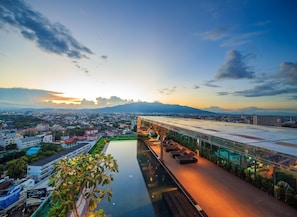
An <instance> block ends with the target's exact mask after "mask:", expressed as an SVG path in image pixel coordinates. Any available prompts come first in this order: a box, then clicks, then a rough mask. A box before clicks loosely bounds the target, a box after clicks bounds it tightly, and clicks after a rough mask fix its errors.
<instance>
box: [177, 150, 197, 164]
mask: <svg viewBox="0 0 297 217" xmlns="http://www.w3.org/2000/svg"><path fill="white" fill-rule="evenodd" d="M195 156H196V154H195V153H194V152H190V153H187V154H185V155H183V156H176V157H175V159H176V161H177V162H178V163H179V164H189V163H196V162H197V161H198V159H197V158H196V157H195Z"/></svg>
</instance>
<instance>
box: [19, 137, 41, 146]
mask: <svg viewBox="0 0 297 217" xmlns="http://www.w3.org/2000/svg"><path fill="white" fill-rule="evenodd" d="M41 141H42V138H41V137H38V136H31V137H26V138H22V139H17V140H15V143H16V144H17V148H18V149H24V148H30V147H33V146H37V145H39V144H40V143H41Z"/></svg>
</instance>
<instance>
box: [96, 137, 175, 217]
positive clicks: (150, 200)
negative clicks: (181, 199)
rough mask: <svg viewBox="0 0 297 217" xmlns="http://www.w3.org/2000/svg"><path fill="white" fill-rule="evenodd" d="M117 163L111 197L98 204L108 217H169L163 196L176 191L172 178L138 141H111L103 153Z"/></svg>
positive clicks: (144, 145)
mask: <svg viewBox="0 0 297 217" xmlns="http://www.w3.org/2000/svg"><path fill="white" fill-rule="evenodd" d="M106 153H107V154H111V155H112V156H113V157H114V158H115V159H116V160H117V162H118V165H119V172H118V173H116V174H115V176H114V181H113V182H112V183H111V186H110V187H111V188H112V192H113V196H112V198H111V202H108V200H107V199H105V200H103V201H101V203H100V204H98V207H97V209H100V208H102V209H103V210H104V212H105V214H106V215H107V216H108V217H127V216H129V217H169V216H171V214H170V211H169V210H168V208H167V207H168V206H167V205H166V202H165V201H164V193H166V192H173V191H179V190H178V185H177V184H176V182H175V181H174V180H173V178H172V177H171V176H170V175H169V174H168V173H166V170H165V169H164V167H163V166H162V165H161V164H160V162H159V161H158V160H157V159H156V157H155V156H154V155H153V154H152V152H151V151H150V150H149V149H148V147H147V146H146V144H144V143H143V142H142V141H138V140H128V141H111V142H110V143H109V145H108V147H107V149H106Z"/></svg>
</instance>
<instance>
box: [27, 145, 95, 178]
mask: <svg viewBox="0 0 297 217" xmlns="http://www.w3.org/2000/svg"><path fill="white" fill-rule="evenodd" d="M91 147H92V144H91V143H86V142H85V143H80V144H77V145H76V146H74V147H71V148H69V149H66V150H64V151H61V152H59V153H57V154H55V155H52V156H49V157H48V158H45V159H42V160H39V161H37V162H34V163H32V164H30V165H28V167H27V176H28V177H30V178H32V179H34V180H35V182H36V183H37V182H40V181H42V180H44V179H46V178H48V177H49V176H50V175H51V172H52V170H53V167H54V163H56V162H57V161H58V160H60V159H61V158H62V157H67V158H71V157H74V156H77V155H79V154H85V153H87V152H88V151H89V150H90V149H91Z"/></svg>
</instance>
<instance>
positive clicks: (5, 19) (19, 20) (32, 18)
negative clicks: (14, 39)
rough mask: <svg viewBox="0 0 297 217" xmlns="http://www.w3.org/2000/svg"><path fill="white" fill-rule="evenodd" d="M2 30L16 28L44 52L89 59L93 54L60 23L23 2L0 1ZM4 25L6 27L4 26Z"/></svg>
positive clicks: (16, 0)
mask: <svg viewBox="0 0 297 217" xmlns="http://www.w3.org/2000/svg"><path fill="white" fill-rule="evenodd" d="M0 23H1V24H2V25H0V28H5V27H7V26H11V27H14V28H15V29H17V30H18V31H19V32H20V34H21V35H22V36H23V37H24V38H26V39H28V40H30V41H32V42H34V43H36V45H37V46H38V47H39V48H41V49H42V50H44V51H46V52H49V53H55V54H59V55H66V56H68V57H70V58H77V59H80V58H88V57H87V55H88V54H93V52H92V51H91V50H90V49H89V48H87V47H85V46H83V45H82V44H80V43H79V42H78V41H77V40H76V39H75V38H73V37H72V35H71V33H70V31H69V30H68V29H67V28H66V27H65V26H63V25H62V24H60V23H51V22H50V21H49V20H48V19H47V18H46V17H45V16H43V15H42V14H41V13H39V12H37V11H34V10H33V9H31V7H30V6H29V5H27V4H26V3H25V2H23V1H21V0H14V1H0ZM3 24H4V25H3Z"/></svg>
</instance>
